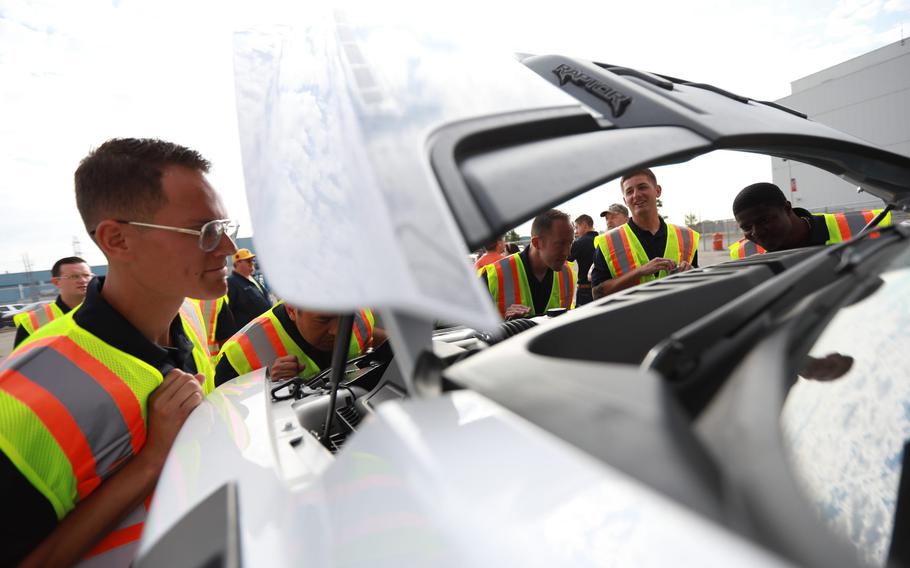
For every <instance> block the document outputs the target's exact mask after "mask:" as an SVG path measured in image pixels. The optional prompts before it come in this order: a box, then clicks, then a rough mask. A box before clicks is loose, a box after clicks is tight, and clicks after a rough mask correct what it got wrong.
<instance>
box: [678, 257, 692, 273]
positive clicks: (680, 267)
mask: <svg viewBox="0 0 910 568" xmlns="http://www.w3.org/2000/svg"><path fill="white" fill-rule="evenodd" d="M686 270H692V265H691V264H689V263H688V261H685V260H681V261H680V262H679V264H677V265H676V270H674V271H673V274H676V273H677V272H685V271H686Z"/></svg>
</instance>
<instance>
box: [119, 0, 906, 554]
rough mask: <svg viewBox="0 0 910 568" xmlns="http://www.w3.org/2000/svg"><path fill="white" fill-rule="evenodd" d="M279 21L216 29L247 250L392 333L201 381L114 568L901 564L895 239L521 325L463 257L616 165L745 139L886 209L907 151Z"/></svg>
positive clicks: (530, 66) (289, 279) (668, 82)
mask: <svg viewBox="0 0 910 568" xmlns="http://www.w3.org/2000/svg"><path fill="white" fill-rule="evenodd" d="M371 17H379V16H377V14H376V13H372V15H371ZM292 23H295V22H288V24H289V25H286V26H282V27H278V28H261V29H253V30H249V31H245V32H242V33H239V34H238V35H237V37H236V39H235V70H236V88H237V104H238V116H239V120H240V134H241V143H242V152H243V162H244V172H245V177H246V187H247V193H248V199H249V204H250V209H251V213H252V218H253V225H254V227H255V231H256V244H257V252H258V254H259V258H260V260H261V264H262V268H263V270H264V271H265V273H266V275H267V276H268V278H269V281H270V283H271V284H272V286H273V289H274V290H275V291H277V292H278V294H279V295H280V296H281V297H283V298H286V299H287V300H288V301H289V302H291V303H295V304H298V305H302V306H307V307H311V308H316V309H320V310H332V311H338V312H351V311H353V310H355V309H359V307H361V306H374V307H376V308H377V310H378V312H379V313H380V316H381V318H382V325H383V326H384V327H385V328H386V329H387V331H388V333H389V335H390V337H391V346H388V345H387V346H385V347H384V348H381V349H377V350H376V351H374V352H372V353H370V354H368V355H367V356H366V357H363V358H360V359H358V360H356V361H350V362H347V363H346V364H345V365H336V367H335V374H334V376H330V375H325V376H321V377H319V378H317V379H313V380H312V381H310V382H307V383H305V384H304V383H303V382H302V381H298V380H294V381H292V382H289V383H283V384H277V383H272V382H271V381H270V380H269V379H268V377H267V376H266V373H265V371H264V370H260V371H255V372H253V373H251V374H248V375H245V376H242V377H238V378H237V379H235V380H234V381H232V382H230V383H227V384H226V385H224V386H222V387H220V388H219V389H217V390H216V391H215V392H214V393H213V394H212V395H210V396H209V397H208V398H207V399H206V400H205V402H204V403H203V404H202V405H201V406H200V407H199V408H198V409H196V410H195V411H194V413H193V414H192V415H191V416H190V417H189V419H188V421H187V423H186V425H185V426H184V429H183V430H182V431H181V433H180V435H179V436H178V438H177V441H176V443H175V446H174V448H173V450H172V452H171V455H170V457H169V459H168V462H167V465H166V466H165V469H164V472H163V474H162V478H161V481H160V482H159V484H158V487H157V489H156V492H155V499H154V502H153V503H152V506H151V510H150V512H149V518H148V520H147V522H146V525H145V530H144V534H143V538H142V544H141V547H140V552H139V556H138V560H137V565H138V566H159V565H161V566H164V565H194V566H201V565H208V564H207V563H208V562H210V561H213V559H215V560H217V561H219V562H222V563H225V564H228V565H237V564H243V565H247V566H297V565H302V564H308V565H314V566H329V565H332V566H337V565H344V566H392V565H394V566H400V565H408V566H414V565H423V566H589V565H590V566H606V565H609V566H669V565H672V566H677V565H690V566H724V567H727V566H781V565H800V566H818V567H830V566H865V565H876V566H882V565H884V564H885V563H886V562H887V563H889V565H894V566H906V565H910V563H908V558H910V556H908V553H907V543H908V542H910V535H908V532H907V530H908V528H907V527H908V525H907V506H908V503H907V502H908V500H910V499H908V497H907V495H908V492H910V489H908V487H910V479H908V474H907V470H908V468H907V467H905V464H906V463H907V459H908V458H907V453H906V452H905V451H904V448H905V444H906V442H907V440H908V439H910V412H908V410H907V409H908V408H910V366H908V365H907V364H906V353H905V351H906V346H907V345H908V344H910V343H908V339H910V338H908V333H910V303H908V302H910V300H908V298H910V294H908V292H910V244H908V243H910V240H908V239H910V228H908V227H907V226H905V225H900V224H898V225H896V226H893V227H889V228H886V229H882V230H881V231H880V234H879V236H877V238H871V237H870V234H869V233H868V232H864V233H863V234H860V235H858V236H856V237H854V238H853V239H852V240H850V241H849V242H845V243H843V244H839V245H836V246H830V247H826V248H824V247H823V248H807V249H798V250H791V251H782V252H777V253H771V254H767V255H762V256H758V257H753V258H747V259H744V260H740V261H730V262H724V263H721V264H718V265H714V266H710V267H706V268H700V269H696V270H692V271H689V272H685V273H680V274H676V275H673V276H670V277H668V278H665V279H663V280H658V281H655V282H652V283H649V284H646V285H642V286H638V287H635V288H632V289H629V290H627V291H625V292H622V293H618V294H615V295H611V296H609V297H606V298H603V299H601V300H597V301H595V302H593V303H591V304H589V305H586V306H584V307H583V308H580V309H577V310H573V311H570V312H568V313H566V314H564V315H560V316H558V317H553V318H548V317H541V318H534V319H532V320H521V321H517V322H502V321H500V319H499V318H498V316H497V314H496V312H495V310H494V308H493V306H492V303H491V302H490V300H489V298H488V297H487V295H486V292H485V291H484V290H483V288H482V287H481V286H480V284H479V282H478V281H477V278H476V275H475V274H474V272H473V271H472V270H471V267H470V265H469V264H468V263H467V262H466V261H465V256H466V254H467V253H468V251H470V250H473V249H475V248H477V247H478V246H480V245H481V244H482V243H483V242H484V241H486V240H488V239H490V237H492V236H494V235H497V234H502V233H503V232H505V230H506V229H508V228H510V227H515V226H518V225H520V224H521V223H523V222H525V221H527V220H528V219H530V218H531V217H533V216H534V215H535V214H536V213H538V212H540V211H543V210H545V209H547V208H549V207H551V206H553V205H556V204H559V203H562V202H564V201H566V200H567V199H569V198H571V197H574V196H576V195H578V194H580V193H582V192H584V191H587V190H589V189H591V188H593V187H596V186H599V185H601V184H603V183H604V182H606V181H609V180H612V179H615V178H617V177H618V176H619V175H621V173H622V172H624V171H627V170H629V169H631V168H635V167H640V166H655V165H664V164H671V163H682V162H685V161H687V160H689V159H691V158H693V157H696V156H699V155H702V154H705V153H708V152H712V151H715V150H720V149H724V150H738V151H746V152H758V153H763V154H769V155H773V156H778V157H784V158H787V159H790V160H796V161H799V162H803V163H807V164H810V165H813V166H816V167H818V168H821V169H823V170H827V171H829V172H832V173H835V174H837V175H839V176H841V177H843V178H845V179H848V180H851V181H852V182H854V183H856V184H857V185H858V186H861V187H862V188H863V189H864V191H866V192H868V193H869V194H871V195H874V196H876V197H878V198H880V199H882V201H883V202H884V203H885V204H886V206H887V207H889V208H897V209H906V208H907V206H908V204H910V158H908V157H906V156H902V155H897V154H894V153H891V152H888V151H886V150H883V149H881V148H878V147H876V146H874V145H872V144H870V143H868V142H864V141H862V140H859V139H856V138H854V137H852V136H850V135H847V134H844V133H841V132H838V131H836V130H833V129H831V128H828V127H826V126H824V125H821V124H819V123H816V122H814V121H811V120H808V119H807V118H806V117H805V116H803V115H801V114H800V113H798V112H795V111H792V110H789V109H786V108H783V107H780V106H779V105H776V104H774V103H766V102H761V101H756V100H752V99H749V98H747V97H742V96H738V95H734V94H731V93H729V92H727V91H724V90H723V89H721V88H719V87H714V86H711V85H704V84H699V83H696V82H688V81H685V80H681V79H678V78H672V77H668V76H663V75H658V74H654V73H651V72H648V71H641V70H635V69H630V68H626V67H620V66H615V65H608V64H605V63H600V62H596V61H588V60H581V59H577V58H572V57H568V56H563V55H537V56H531V55H522V56H513V55H511V54H501V53H488V52H483V51H480V50H478V49H476V48H474V47H473V46H469V47H470V49H469V48H465V47H464V44H463V43H459V42H458V41H456V40H453V39H451V38H444V39H443V38H440V37H438V36H435V35H433V33H431V31H429V30H427V29H425V28H423V27H420V26H414V27H408V26H407V25H404V24H399V25H396V26H394V27H388V26H383V25H380V24H378V23H375V22H371V21H361V20H357V19H355V15H353V14H350V15H347V14H344V13H342V12H339V11H325V12H324V11H322V9H320V8H316V7H314V8H312V10H311V13H309V17H307V18H306V19H305V20H302V21H301V22H299V26H298V27H294V26H292V25H290V24H292ZM339 235H345V236H347V237H349V238H338V237H339ZM439 320H444V321H450V322H458V324H459V325H457V326H453V327H449V328H446V329H442V330H435V331H434V322H436V321H439ZM336 381H338V382H336ZM339 385H340V386H339Z"/></svg>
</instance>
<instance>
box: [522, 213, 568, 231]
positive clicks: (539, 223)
mask: <svg viewBox="0 0 910 568" xmlns="http://www.w3.org/2000/svg"><path fill="white" fill-rule="evenodd" d="M559 221H564V222H565V223H569V215H568V213H563V212H562V211H560V210H559V209H550V210H549V211H544V212H543V213H541V214H540V215H538V216H537V217H534V222H533V223H531V236H532V237H533V236H538V235H540V234H541V233H545V232H547V231H549V230H550V228H551V227H552V226H553V224H554V223H556V222H559Z"/></svg>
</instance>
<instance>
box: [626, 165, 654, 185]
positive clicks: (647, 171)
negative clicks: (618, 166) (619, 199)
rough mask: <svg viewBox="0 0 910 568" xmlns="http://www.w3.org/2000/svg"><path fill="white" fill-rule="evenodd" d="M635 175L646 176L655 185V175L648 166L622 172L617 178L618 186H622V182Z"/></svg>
mask: <svg viewBox="0 0 910 568" xmlns="http://www.w3.org/2000/svg"><path fill="white" fill-rule="evenodd" d="M635 176H648V179H649V180H651V183H653V184H654V185H657V176H655V175H654V172H652V171H651V170H650V169H649V168H639V169H637V170H632V171H630V172H626V173H624V174H623V175H622V177H621V178H619V187H622V184H624V183H626V180H627V179H629V178H633V177H635Z"/></svg>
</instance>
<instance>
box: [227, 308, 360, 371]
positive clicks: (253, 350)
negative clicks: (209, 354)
mask: <svg viewBox="0 0 910 568" xmlns="http://www.w3.org/2000/svg"><path fill="white" fill-rule="evenodd" d="M278 309H280V310H283V309H285V307H284V304H283V303H278V304H276V305H275V306H273V307H272V308H270V309H269V311H267V312H265V313H264V314H262V315H261V316H259V317H257V318H255V319H253V320H252V321H250V323H248V324H246V325H245V326H244V327H243V329H241V330H240V331H238V332H237V333H236V334H234V336H233V337H231V338H230V339H228V340H227V341H225V342H224V345H222V346H221V352H220V353H219V354H218V357H217V358H216V359H215V366H216V367H217V366H218V363H219V362H220V361H221V358H222V357H227V359H228V361H229V362H230V363H231V366H232V367H234V369H235V370H236V371H237V373H238V374H239V375H245V374H247V373H249V372H252V371H255V370H256V369H261V368H263V367H269V366H271V364H272V363H273V362H274V361H275V359H277V358H278V357H284V356H285V355H294V356H296V357H297V360H298V361H300V362H301V363H303V365H304V368H303V370H302V371H300V372H299V373H298V375H297V376H299V377H301V378H304V379H308V378H310V377H314V376H316V375H318V374H319V373H320V372H321V371H322V369H320V368H319V365H317V364H316V362H315V361H313V360H312V359H311V358H310V357H309V356H307V354H306V353H304V352H303V349H301V348H300V346H299V345H297V343H296V342H295V341H294V340H293V339H291V336H290V334H289V333H288V332H287V330H285V329H284V326H283V325H281V322H280V321H279V320H278V317H277V316H276V315H275V310H278ZM373 322H374V319H373V312H372V310H360V312H359V313H356V314H354V328H353V332H352V333H351V343H350V345H349V347H348V359H350V358H351V357H356V356H358V355H361V354H362V353H363V352H364V351H365V350H366V349H367V348H368V347H369V346H370V344H371V343H372V340H373Z"/></svg>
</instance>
